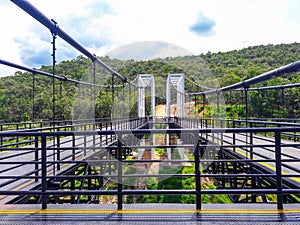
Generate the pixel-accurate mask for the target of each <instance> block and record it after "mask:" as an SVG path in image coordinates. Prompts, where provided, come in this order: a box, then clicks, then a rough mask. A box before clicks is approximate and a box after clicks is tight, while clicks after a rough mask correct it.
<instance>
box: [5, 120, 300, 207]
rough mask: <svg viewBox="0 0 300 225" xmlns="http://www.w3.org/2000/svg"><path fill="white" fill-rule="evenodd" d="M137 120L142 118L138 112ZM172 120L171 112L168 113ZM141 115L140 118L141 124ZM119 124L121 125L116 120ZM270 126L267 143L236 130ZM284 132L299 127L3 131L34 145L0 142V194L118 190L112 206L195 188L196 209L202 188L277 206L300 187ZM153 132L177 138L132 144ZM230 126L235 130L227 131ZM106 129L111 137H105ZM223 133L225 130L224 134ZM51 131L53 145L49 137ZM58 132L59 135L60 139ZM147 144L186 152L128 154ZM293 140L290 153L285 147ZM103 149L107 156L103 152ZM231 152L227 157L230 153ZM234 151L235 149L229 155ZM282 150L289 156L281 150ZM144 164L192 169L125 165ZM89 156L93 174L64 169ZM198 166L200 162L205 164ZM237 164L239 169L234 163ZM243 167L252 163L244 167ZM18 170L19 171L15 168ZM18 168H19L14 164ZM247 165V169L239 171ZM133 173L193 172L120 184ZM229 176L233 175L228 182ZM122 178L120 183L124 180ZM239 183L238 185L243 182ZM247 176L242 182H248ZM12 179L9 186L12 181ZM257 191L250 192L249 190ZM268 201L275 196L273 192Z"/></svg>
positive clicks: (299, 161)
mask: <svg viewBox="0 0 300 225" xmlns="http://www.w3.org/2000/svg"><path fill="white" fill-rule="evenodd" d="M141 121H142V122H148V121H149V120H145V119H142V120H141ZM173 121H174V122H175V121H176V119H173ZM142 124H143V123H141V124H140V125H142ZM123 126H124V125H123ZM261 132H267V133H272V134H273V137H274V141H273V142H272V143H269V142H268V143H255V142H253V143H249V142H247V141H244V142H243V141H242V140H237V136H238V134H239V133H244V134H247V135H248V136H251V135H252V136H254V135H255V134H256V133H261ZM286 132H300V128H298V127H295V128H227V129H219V128H209V129H207V128H206V129H204V128H202V129H139V130H136V129H127V130H126V129H113V130H109V129H108V130H97V131H74V132H71V131H59V132H2V133H0V136H1V137H19V138H25V137H31V138H32V139H34V140H35V145H34V146H30V147H24V148H18V147H15V148H3V150H4V152H3V153H2V154H1V155H0V168H1V170H0V182H1V184H0V195H2V196H39V199H40V203H42V208H44V209H45V208H47V204H49V199H50V198H51V196H52V197H53V196H56V197H58V198H59V197H60V196H82V195H85V196H92V195H93V196H95V195H97V196H105V195H115V196H117V206H118V209H122V205H123V198H124V196H138V195H192V196H195V199H196V201H195V204H196V209H201V204H202V202H201V201H202V200H201V196H202V195H206V194H207V195H222V194H226V195H234V196H237V195H239V196H248V195H249V196H252V199H253V198H254V197H253V196H266V195H274V196H276V198H275V199H276V200H275V203H276V204H277V208H278V209H282V208H283V204H284V203H287V201H286V200H285V199H291V198H287V197H286V196H291V195H292V196H295V198H294V199H297V198H298V196H299V194H300V189H299V177H300V171H299V169H298V168H299V165H300V157H298V156H297V155H298V152H299V149H298V147H299V145H300V144H298V143H290V144H286V143H284V142H283V141H282V138H281V134H282V133H286ZM155 134H160V135H161V134H168V135H176V136H177V137H178V138H179V139H180V140H181V142H180V144H178V143H177V144H171V143H169V144H167V143H165V144H158V143H156V145H155V146H154V145H153V144H148V145H147V144H145V143H144V144H142V146H141V144H138V143H137V141H136V140H134V139H138V140H141V139H143V137H145V136H147V135H148V136H149V135H155ZM211 134H218V135H221V134H222V135H223V141H222V142H218V141H216V142H212V141H209V140H205V139H204V138H203V136H205V135H211ZM234 134H235V135H234ZM111 136H113V137H114V140H115V142H114V143H113V144H107V145H106V143H105V141H106V139H108V138H109V137H111ZM224 136H228V137H229V136H230V137H231V138H227V139H226V140H224V139H225V138H224ZM49 137H55V138H56V140H60V141H58V142H57V143H56V144H55V145H54V144H53V142H52V141H50V142H49V141H48V139H49ZM64 140H65V142H64ZM141 148H142V149H148V150H150V149H152V150H153V151H154V152H155V151H157V150H158V149H160V151H163V152H167V151H168V149H170V148H181V149H185V150H184V152H185V154H186V155H188V157H187V158H184V157H179V158H176V159H174V158H172V157H169V158H166V159H155V158H147V159H145V158H134V157H132V154H133V151H135V150H136V151H139V150H137V149H141ZM289 148H292V150H293V151H294V155H289V154H288V153H287V150H288V149H289ZM262 149H269V150H270V151H271V152H272V153H271V156H268V155H264V154H263V153H262ZM107 153H109V155H110V156H108V154H107ZM229 156H230V157H229ZM233 156H235V157H233ZM287 156H289V157H287ZM141 163H142V165H147V164H151V163H157V164H159V165H164V166H166V165H179V164H180V165H188V166H190V167H193V168H194V169H193V172H192V173H188V174H178V173H176V172H172V173H170V172H169V173H154V172H153V173H147V174H145V173H139V172H138V171H135V172H134V173H128V171H127V169H126V168H129V167H130V165H132V164H138V165H140V164H141ZM84 164H90V165H93V166H94V167H97V170H98V173H97V174H91V173H90V174H85V175H82V174H81V175H77V174H76V173H72V174H66V173H65V171H69V169H70V168H73V167H74V166H79V165H84ZM204 167H205V168H206V169H204ZM241 168H243V170H241ZM249 168H253V169H252V170H249ZM18 171H19V172H18ZM20 171H21V172H20ZM245 171H246V172H245ZM99 177H101V178H105V179H106V180H111V181H114V182H113V183H114V184H115V186H113V185H112V186H113V187H114V188H112V189H103V188H98V189H83V188H82V189H76V188H70V187H69V186H68V188H64V189H53V188H52V185H51V184H52V183H53V182H54V183H55V181H60V182H62V180H63V179H67V180H69V181H72V180H76V179H79V180H83V179H87V180H88V179H96V178H99ZM138 177H143V178H144V179H145V178H150V177H152V178H153V177H156V178H161V179H162V178H166V177H178V179H179V178H182V177H193V185H191V188H190V189H181V188H176V187H174V188H173V189H156V190H150V189H147V188H145V187H139V185H138V184H136V183H135V185H134V186H135V187H134V188H133V189H132V188H130V186H128V185H126V184H125V183H126V182H125V181H126V180H128V179H133V178H134V179H137V178H138ZM203 179H214V180H215V182H216V183H218V184H220V185H218V188H217V189H214V190H210V189H204V188H203V187H202V182H203ZM230 180H232V181H233V182H229V181H230ZM124 182H125V183H124ZM26 183H29V184H28V187H27V188H22V189H18V188H17V187H20V186H21V185H22V186H24V184H26ZM241 183H243V184H244V185H242V184H241ZM249 183H251V185H250V186H249V185H248V184H249ZM12 185H15V186H12ZM255 198H256V197H255ZM273 202H274V200H273Z"/></svg>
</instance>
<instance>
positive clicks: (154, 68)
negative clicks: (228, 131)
mask: <svg viewBox="0 0 300 225" xmlns="http://www.w3.org/2000/svg"><path fill="white" fill-rule="evenodd" d="M299 59H300V44H299V43H293V44H280V45H267V46H254V47H249V48H245V49H242V50H234V51H230V52H219V53H210V52H208V53H207V54H201V55H198V56H185V57H175V58H165V59H155V60H149V61H134V60H126V61H121V60H117V59H110V58H108V57H104V58H101V60H103V61H104V62H105V63H107V64H108V65H110V66H111V67H112V68H114V69H115V70H116V71H118V72H119V73H120V74H122V75H124V76H125V77H126V78H127V79H128V80H133V79H135V77H136V75H137V74H149V73H150V74H153V75H154V76H155V77H156V78H155V79H156V80H157V81H158V82H157V88H156V90H157V96H161V97H157V99H156V104H157V105H159V104H165V98H163V96H165V88H163V86H165V78H166V77H167V75H168V74H169V73H184V74H185V76H186V77H187V78H189V79H191V80H193V81H195V82H197V83H200V84H201V85H205V86H208V87H220V86H221V87H222V86H227V85H230V84H233V83H236V82H239V81H242V80H244V79H248V78H251V77H254V76H257V75H259V74H262V73H265V72H268V71H270V70H272V69H275V68H278V67H281V66H284V65H286V64H289V63H291V62H294V61H297V60H299ZM40 70H42V71H45V72H49V73H51V71H52V66H42V67H41V68H40ZM92 71H93V64H92V62H91V61H90V60H88V59H86V58H84V57H82V56H78V57H77V58H76V59H73V60H69V61H63V62H60V63H58V64H57V66H56V74H57V75H60V76H64V77H66V78H72V79H78V80H84V81H88V82H93V76H92V75H91V74H92ZM95 71H96V74H97V76H96V82H97V83H100V84H107V85H111V84H112V79H111V75H110V74H108V73H107V72H105V71H104V70H103V69H102V68H101V67H100V66H98V65H97V66H96V68H95ZM8 75H9V74H8ZM33 77H34V86H35V91H34V92H33V89H32V86H33ZM100 79H101V80H100ZM299 80H300V79H299V73H294V74H292V75H289V76H282V77H279V78H276V79H273V80H270V81H267V82H264V83H263V84H259V86H266V85H282V84H290V83H297V82H299ZM114 82H115V84H116V85H121V86H122V82H121V81H120V80H118V79H117V78H115V81H114ZM186 89H187V91H189V92H196V91H197V92H198V91H201V88H200V89H199V87H197V86H195V85H193V84H191V83H190V82H186ZM121 91H122V88H117V89H116V90H115V92H114V94H115V95H117V94H118V92H120V94H121ZM79 92H80V93H81V94H82V93H84V94H83V96H82V97H83V98H82V99H80V98H79V99H78V98H76V96H77V95H78V93H79ZM95 93H96V96H94V97H93V88H91V87H88V88H87V87H85V88H84V87H83V85H75V84H72V83H68V82H63V81H62V82H60V81H58V80H56V81H55V118H56V119H59V120H69V119H72V113H74V111H75V112H76V109H77V108H76V107H77V106H78V105H79V106H87V107H84V109H86V110H87V112H80V113H82V114H83V115H82V116H83V117H84V115H85V114H84V113H89V112H90V111H91V110H89V109H90V108H89V107H88V105H89V104H91V103H93V101H95V103H96V110H94V111H95V117H100V118H101V117H108V116H110V115H111V105H112V101H113V94H112V91H111V89H106V88H101V89H100V90H97V91H95ZM86 96H88V97H86ZM299 96H300V94H299V89H298V88H291V89H286V90H285V91H284V93H283V92H281V91H278V90H268V91H261V92H257V91H251V92H249V96H248V99H249V114H248V116H251V117H265V118H271V117H275V118H276V117H289V118H298V117H300V110H299V109H300V97H299ZM123 97H124V98H126V99H120V101H123V102H126V101H129V99H131V100H133V99H134V98H135V97H136V96H134V94H131V95H128V96H126V97H125V96H123ZM94 98H95V99H94ZM75 99H76V103H75V104H74V101H75ZM224 99H225V103H226V105H227V106H226V112H227V113H228V112H229V115H228V116H229V117H233V118H237V117H243V116H245V112H244V111H245V110H244V107H243V106H244V102H243V101H244V95H243V93H242V92H241V91H239V92H232V93H224ZM148 100H149V99H148ZM115 101H116V100H115ZM146 101H147V99H146ZM198 101H199V102H201V97H198ZM125 104H126V103H125ZM0 105H1V107H0V120H1V121H0V122H21V121H37V120H51V119H52V118H53V115H52V78H51V77H43V76H40V75H33V74H31V73H27V72H25V73H23V72H20V71H18V72H16V73H15V75H14V76H8V77H2V78H1V79H0ZM148 105H149V104H148ZM233 105H235V107H233ZM125 106H126V105H125ZM125 106H124V107H123V108H124V111H125V112H124V113H128V114H131V115H134V114H133V113H134V111H135V110H134V109H136V107H137V106H136V104H135V105H134V106H133V109H130V107H125ZM198 107H199V106H198ZM202 107H203V106H202ZM258 108H259V110H257V109H258ZM201 109H202V108H198V113H199V111H200V112H201ZM81 110H82V107H81ZM129 110H130V111H129ZM147 110H148V111H149V110H150V107H148V108H147ZM207 110H208V113H209V114H210V115H213V114H214V112H213V111H214V110H213V108H208V109H207ZM128 114H127V115H128Z"/></svg>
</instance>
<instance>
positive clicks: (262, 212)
mask: <svg viewBox="0 0 300 225" xmlns="http://www.w3.org/2000/svg"><path fill="white" fill-rule="evenodd" d="M202 208H203V209H202V210H201V211H199V210H198V211H196V210H195V206H194V205H188V204H130V205H126V204H125V205H124V209H123V210H122V211H118V210H117V206H116V205H111V204H110V205H51V206H49V208H48V209H47V210H41V209H40V206H39V205H2V206H1V210H0V220H1V224H3V225H8V224H9V225H11V224H18V225H23V224H31V225H35V224H44V225H47V224H51V225H52V224H70V223H72V224H78V225H81V224H84V225H87V224H99V222H101V224H139V225H140V224H164V225H165V224H283V223H287V224H299V222H300V206H299V204H298V205H297V204H296V205H291V204H289V205H286V206H285V210H280V211H278V210H276V206H275V205H269V204H263V205H262V204H259V205H258V204H242V205H240V204H234V205H232V204H230V205H227V204H226V205H219V204H218V205H214V204H209V205H203V207H202Z"/></svg>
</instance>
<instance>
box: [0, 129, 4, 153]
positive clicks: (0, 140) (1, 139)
mask: <svg viewBox="0 0 300 225" xmlns="http://www.w3.org/2000/svg"><path fill="white" fill-rule="evenodd" d="M0 131H1V132H2V131H3V124H1V125H0ZM0 142H1V143H0V144H1V150H0V152H2V145H3V136H1V138H0Z"/></svg>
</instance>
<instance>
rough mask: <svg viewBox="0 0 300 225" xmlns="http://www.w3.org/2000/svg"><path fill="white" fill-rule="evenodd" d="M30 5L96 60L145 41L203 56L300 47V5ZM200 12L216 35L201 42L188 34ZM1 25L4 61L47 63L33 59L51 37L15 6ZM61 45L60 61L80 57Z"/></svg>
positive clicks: (44, 1)
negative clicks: (280, 45)
mask: <svg viewBox="0 0 300 225" xmlns="http://www.w3.org/2000/svg"><path fill="white" fill-rule="evenodd" d="M30 2H31V3H32V4H33V5H34V6H35V7H36V8H37V9H39V10H40V11H41V12H42V13H44V14H45V15H46V16H47V17H48V18H49V19H51V18H53V19H54V20H56V21H57V22H58V25H59V26H60V28H62V29H63V30H64V31H65V32H66V33H68V34H69V35H70V36H72V37H73V38H74V39H75V40H76V41H78V42H79V43H80V44H82V45H83V46H84V47H85V48H87V49H88V50H89V51H91V52H92V53H95V54H97V55H104V54H105V53H106V52H109V51H111V50H113V49H114V48H117V47H120V46H122V45H126V44H130V43H134V42H143V41H159V42H168V43H172V44H175V45H178V46H180V47H182V48H184V49H187V50H189V51H190V52H192V53H194V54H199V53H202V52H203V53H205V52H207V51H211V52H217V51H227V50H233V49H240V48H242V47H248V46H249V45H259V44H269V43H273V44H277V43H291V42H299V37H300V30H299V29H297V26H298V24H299V23H300V16H299V15H300V14H299V11H300V3H299V1H298V0H222V1H221V0H201V1H199V0H189V1H183V0H163V1H161V0H151V1H150V0H144V1H140V0H124V1H120V0H110V1H108V0H101V1H98V0H85V1H82V0H63V1H61V0H51V1H48V0H30ZM199 12H202V13H203V14H202V15H204V16H205V17H204V18H206V19H207V18H208V19H209V20H210V24H208V25H211V26H210V27H213V32H214V33H213V34H214V35H211V36H207V35H206V36H200V35H198V34H197V33H194V32H192V31H191V30H190V29H189V28H190V27H192V26H193V25H197V24H196V22H199ZM0 19H1V21H2V27H1V29H2V32H1V34H2V35H1V36H0V49H1V52H0V58H2V59H4V60H8V61H14V62H16V63H24V62H25V61H26V62H27V63H28V64H31V63H33V64H34V63H42V62H41V61H40V62H38V61H36V62H34V59H38V58H39V57H38V55H39V54H44V53H45V52H46V50H47V51H48V52H51V45H50V43H46V42H48V41H51V35H50V32H49V31H48V30H47V29H46V28H44V27H42V25H40V24H39V23H38V22H37V21H35V20H34V19H33V18H32V17H30V16H29V15H27V14H26V13H25V12H24V11H23V10H21V9H20V8H19V7H18V6H16V5H15V4H14V3H12V2H9V3H7V1H5V2H3V1H2V2H1V3H0ZM200 19H201V18H200ZM202 19H203V18H202ZM197 20H198V21H197ZM200 22H201V21H200ZM198 25H199V24H198ZM38 27H39V28H38ZM194 28H197V27H196V26H195V27H194ZM198 28H199V27H198ZM200 28H201V27H200ZM202 28H203V27H202ZM209 31H212V30H209ZM210 34H211V33H210ZM16 37H17V38H16ZM49 38H50V39H49ZM58 43H59V46H58V47H57V49H58V50H57V55H58V56H59V57H61V58H60V59H61V60H62V59H64V57H74V56H75V55H76V54H80V53H78V52H77V51H75V50H74V49H72V47H70V46H68V44H66V43H63V41H60V42H58ZM39 48H40V49H39ZM29 53H30V54H29ZM26 54H29V55H26ZM27 56H30V57H29V58H26V57H27ZM24 59H26V60H24ZM28 59H32V60H28ZM45 59H46V58H45ZM66 59H67V58H66ZM50 60H51V58H50ZM44 62H46V61H44ZM28 66H32V65H28Z"/></svg>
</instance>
